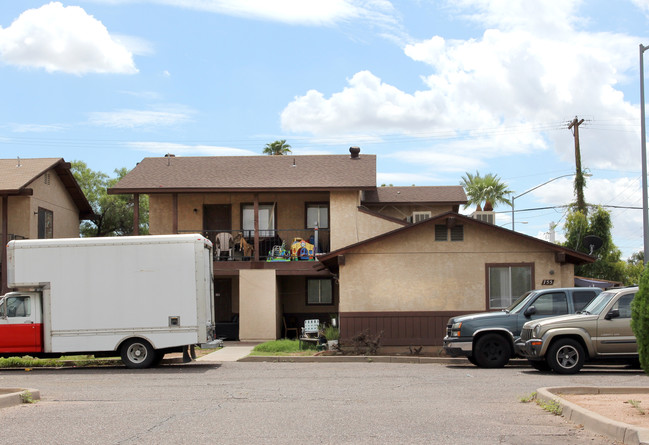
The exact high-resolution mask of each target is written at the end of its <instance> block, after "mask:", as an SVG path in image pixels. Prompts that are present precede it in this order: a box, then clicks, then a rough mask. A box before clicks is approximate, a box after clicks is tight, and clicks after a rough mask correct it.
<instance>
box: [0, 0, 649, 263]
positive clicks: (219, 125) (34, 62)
mask: <svg viewBox="0 0 649 445" xmlns="http://www.w3.org/2000/svg"><path fill="white" fill-rule="evenodd" d="M648 25H649V0H630V1H622V0H618V1H615V2H611V1H608V0H593V1H586V0H585V1H576V0H563V1H561V2H559V1H556V0H538V1H535V2H529V1H520V2H515V1H510V0H443V1H425V0H412V1H402V2H396V1H393V2H390V1H387V0H284V1H265V0H249V1H226V0H139V1H138V0H94V1H83V0H80V1H75V2H67V1H61V2H50V3H48V2H44V1H31V0H21V1H20V2H17V1H11V2H10V1H3V2H1V3H0V81H1V84H2V86H3V88H2V94H1V95H0V104H1V106H0V157H2V158H13V157H18V156H19V157H22V158H32V157H63V158H65V159H66V160H68V161H72V160H82V161H85V162H86V163H87V164H88V165H89V166H90V167H91V168H92V169H94V170H100V171H103V172H105V173H108V174H110V175H112V174H113V171H114V169H116V168H120V167H127V168H129V169H130V168H133V167H134V166H135V165H136V163H137V162H139V161H140V160H141V159H142V158H144V157H147V156H161V155H164V154H165V153H174V154H176V155H177V156H190V155H191V156H197V155H199V156H203V155H211V156H218V155H242V156H244V155H256V154H261V151H262V149H263V147H264V146H265V144H266V143H269V142H272V141H274V140H277V139H286V140H287V142H288V143H289V144H290V145H291V146H292V148H293V153H294V154H296V155H307V154H346V153H348V148H349V146H351V145H357V146H360V147H361V150H362V151H361V155H362V154H363V153H371V154H376V155H377V156H378V165H377V168H378V172H377V176H378V179H377V180H378V184H379V185H380V184H383V183H385V184H394V185H412V184H416V185H457V184H459V181H460V179H461V177H462V175H463V174H464V173H465V172H475V171H476V170H477V171H479V172H480V173H482V174H486V173H494V174H497V175H499V176H500V177H501V178H502V179H503V180H504V181H505V182H506V183H507V184H508V185H509V187H510V189H511V190H513V191H514V192H515V193H516V194H520V193H523V192H525V191H527V190H529V189H530V188H532V187H535V186H537V185H539V184H542V183H544V182H546V181H548V180H550V179H553V178H556V177H558V176H562V175H569V174H571V173H574V170H575V166H574V163H575V159H574V139H573V134H572V132H571V131H570V130H569V129H568V123H569V122H570V121H571V120H572V119H573V118H574V117H575V116H578V117H579V118H580V119H584V120H585V121H584V123H583V124H582V125H581V126H580V127H579V130H580V142H581V153H582V165H583V167H584V168H587V169H588V170H589V172H590V174H591V175H592V176H591V177H589V178H588V188H587V190H586V199H587V201H588V202H590V203H595V204H601V205H615V206H621V207H640V206H641V205H642V203H641V183H640V181H641V174H640V171H641V167H640V110H639V102H640V98H639V49H638V48H639V44H640V43H643V44H648V45H649V32H647V31H648ZM269 174H270V173H269ZM571 181H572V178H570V177H567V178H562V179H558V180H555V181H552V182H550V183H549V184H547V185H545V186H543V187H540V188H538V189H537V190H535V191H533V192H530V193H528V194H526V195H525V196H522V197H520V198H519V199H517V200H516V209H517V210H521V211H520V212H517V213H516V230H518V231H521V232H524V233H527V234H529V235H532V236H543V235H544V232H547V231H548V230H549V227H550V224H551V223H552V222H554V223H558V225H557V238H558V239H559V240H560V239H561V235H562V234H561V232H562V228H563V223H564V222H565V210H564V209H563V208H551V209H545V210H534V211H528V210H527V209H536V208H542V207H558V206H561V205H564V204H567V203H568V202H570V201H571V200H573V192H572V182H571ZM470 210H471V209H467V210H466V211H465V212H469V211H470ZM496 210H497V211H503V212H504V213H501V214H499V215H498V217H497V224H499V225H503V226H504V227H509V228H511V216H510V214H509V213H508V210H509V207H503V206H500V207H498V208H496ZM609 210H611V213H612V219H613V224H614V231H613V235H614V241H615V243H616V244H617V245H618V247H619V248H620V249H621V250H622V252H623V253H624V255H625V256H628V255H630V254H631V253H633V252H634V251H638V250H641V249H642V212H641V211H640V210H636V209H626V208H622V209H609Z"/></svg>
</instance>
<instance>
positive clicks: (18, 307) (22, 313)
mask: <svg viewBox="0 0 649 445" xmlns="http://www.w3.org/2000/svg"><path fill="white" fill-rule="evenodd" d="M5 302H6V303H7V307H6V308H5ZM31 308H32V306H31V303H30V301H29V297H22V296H21V297H9V298H7V299H6V300H4V301H3V302H2V304H0V315H5V311H6V315H7V317H29V316H30V315H31V312H32V311H31Z"/></svg>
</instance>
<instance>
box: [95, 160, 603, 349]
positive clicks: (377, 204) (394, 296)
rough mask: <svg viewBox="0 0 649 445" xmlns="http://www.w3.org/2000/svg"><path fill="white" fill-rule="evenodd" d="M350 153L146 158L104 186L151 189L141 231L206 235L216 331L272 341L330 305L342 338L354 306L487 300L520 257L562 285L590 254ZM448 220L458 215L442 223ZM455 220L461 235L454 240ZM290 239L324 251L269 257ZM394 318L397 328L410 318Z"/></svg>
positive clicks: (411, 307) (415, 311) (438, 307)
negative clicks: (388, 179)
mask: <svg viewBox="0 0 649 445" xmlns="http://www.w3.org/2000/svg"><path fill="white" fill-rule="evenodd" d="M350 153H351V156H347V155H317V156H292V155H284V156H237V157H228V156H225V157H175V156H173V155H168V156H166V157H164V158H145V159H143V160H142V162H140V163H139V164H138V165H137V166H136V167H135V168H134V169H133V170H131V171H130V172H129V173H128V174H127V175H126V176H125V177H124V178H122V180H120V181H119V182H118V183H117V184H116V185H115V186H114V187H112V188H111V189H109V190H108V193H110V194H133V195H134V197H135V200H136V201H137V200H138V199H139V195H140V194H146V195H149V230H150V233H151V234H169V233H187V232H199V233H203V234H204V235H206V236H207V237H209V238H210V239H211V240H212V242H213V243H214V244H215V262H214V274H215V301H214V302H215V320H216V321H217V322H219V323H221V325H222V326H224V329H225V330H224V332H229V328H230V327H231V326H228V325H231V324H233V323H232V322H233V320H237V321H236V322H235V323H238V329H239V330H238V333H239V338H240V339H242V340H268V339H275V338H278V337H280V336H282V335H283V334H284V332H283V328H284V324H286V327H289V328H290V327H300V326H302V325H303V323H304V320H305V319H312V318H318V319H320V320H321V321H322V322H324V321H329V319H330V317H339V319H340V322H341V326H342V332H341V333H342V335H343V337H350V336H352V335H354V334H356V333H358V332H360V331H358V329H357V328H360V327H363V326H376V325H372V324H371V323H372V322H368V323H366V322H365V321H361V322H357V320H359V314H360V317H361V318H363V317H364V318H363V320H370V319H371V318H373V317H374V315H372V314H370V313H372V312H377V314H376V316H377V317H374V319H375V320H377V319H378V318H379V317H381V316H382V314H383V315H385V314H386V313H388V312H400V313H401V314H400V315H403V316H405V317H406V318H412V319H415V318H417V317H419V315H420V314H419V312H422V311H423V312H425V314H424V315H425V316H429V315H430V313H431V312H439V314H448V313H451V312H452V313H453V314H457V313H459V312H463V311H467V310H472V311H473V310H485V309H488V308H489V305H488V304H485V301H486V300H485V292H486V291H485V282H486V278H485V273H488V270H489V269H487V271H486V270H485V264H492V263H493V264H495V265H503V268H504V269H503V270H506V271H509V270H510V269H508V267H509V266H510V265H512V264H523V265H524V266H525V267H526V269H525V270H524V271H523V273H528V272H529V270H530V267H531V271H532V272H531V273H532V275H533V277H537V278H538V277H540V276H541V275H543V276H544V278H545V275H546V274H550V272H549V269H550V267H546V265H548V264H552V269H553V270H554V273H555V274H556V276H555V275H551V277H552V278H553V279H554V280H555V281H554V284H553V285H554V286H560V285H568V284H566V283H568V282H570V281H571V280H572V279H573V268H572V263H571V262H570V261H573V260H574V261H576V262H587V261H591V260H592V259H591V258H590V257H588V256H586V255H582V254H578V253H576V252H574V253H573V252H572V251H569V250H567V249H563V248H561V247H558V246H555V245H553V244H550V243H545V242H542V241H539V240H537V239H535V238H531V237H527V236H524V235H520V234H518V233H515V232H512V231H510V230H506V229H501V228H497V227H495V226H492V225H488V224H485V223H481V222H479V221H475V220H472V219H470V218H466V217H464V216H461V215H459V214H458V213H457V212H458V211H459V206H460V205H463V204H465V203H466V202H467V199H466V195H465V193H464V190H463V189H462V187H461V186H449V187H414V186H412V187H376V156H374V155H364V154H360V153H359V150H358V149H356V148H352V149H350ZM447 221H456V222H460V224H458V225H457V226H455V228H450V226H447V224H451V222H448V223H447ZM467 221H468V222H467ZM136 226H137V222H136ZM438 226H444V227H445V231H444V234H446V235H447V236H448V240H447V241H445V242H443V243H440V242H439V241H437V242H436V241H435V239H436V237H438V238H440V239H441V236H442V233H441V232H442V230H441V229H439V228H438ZM463 227H466V229H467V230H466V231H467V233H466V236H467V238H466V241H465V240H464V238H462V240H461V242H456V241H455V240H456V238H457V237H458V236H460V235H461V236H462V237H464V236H465V235H464V228H463ZM431 228H433V229H432V230H431ZM438 231H439V233H438ZM460 231H461V233H460ZM295 239H303V240H305V242H307V243H308V244H306V247H307V248H308V247H309V245H311V244H312V245H315V246H316V249H317V255H316V257H317V258H319V259H320V260H321V261H322V262H321V261H316V260H299V261H281V259H277V258H275V261H268V259H269V257H270V259H271V260H272V259H273V252H274V251H275V250H279V247H280V246H281V245H282V243H284V247H285V248H286V249H287V250H290V248H291V245H292V244H293V241H294V240H295ZM451 239H452V240H453V241H450V240H451ZM241 240H243V241H241ZM316 240H317V241H316ZM275 246H277V249H273V248H274V247H275ZM368 246H371V249H370V248H369V247H368ZM298 247H299V246H298ZM348 249H351V250H348ZM368 249H369V250H368ZM422 249H423V250H422ZM553 249H554V250H553ZM456 251H461V252H463V253H464V254H462V255H460V254H458V252H456ZM557 252H558V256H555V253H557ZM562 255H563V256H562ZM566 257H567V258H568V259H569V261H568V262H567V263H565V262H563V260H562V258H566ZM479 258H482V260H487V261H482V262H480V261H478V259H479ZM555 259H556V261H559V262H558V263H556V264H555V263H554V261H555ZM530 265H531V266H530ZM430 268H432V269H430ZM546 269H548V270H546ZM494 270H496V269H494ZM497 270H498V271H500V270H501V269H497ZM494 273H496V272H494ZM502 273H505V272H502ZM514 273H518V272H517V271H515V272H514ZM170 279H173V278H170ZM536 281H538V280H536V278H535V279H533V280H531V281H530V282H527V283H526V286H527V288H525V289H523V291H524V290H528V289H530V288H531V287H534V286H536V284H537V283H536ZM415 283H416V284H415ZM530 286H531V287H530ZM424 289H426V290H425V291H424ZM518 290H519V289H518V288H516V289H513V290H511V291H510V293H509V294H507V298H509V299H511V297H512V295H513V294H511V292H518ZM465 292H469V294H467V295H465ZM476 292H478V294H479V296H476V294H475V293H476ZM518 293H522V292H518ZM518 293H516V294H515V295H518ZM449 295H452V296H453V298H448V296H449ZM459 295H464V296H462V297H460V296H459ZM439 314H438V315H436V317H437V318H436V320H437V319H439V320H441V318H439V317H440V315H439ZM429 319H430V318H429ZM445 322H446V320H444V322H443V323H445ZM398 323H401V326H403V327H404V328H406V326H407V325H408V323H411V321H407V320H405V319H403V320H399V321H398ZM404 323H405V324H404ZM435 323H438V322H437V321H435ZM394 329H400V328H397V327H396V326H395V328H394ZM442 336H443V327H442V325H439V324H436V325H434V326H433V327H430V328H428V331H427V332H426V333H425V334H422V333H420V332H417V333H414V332H410V331H404V332H403V333H398V334H395V333H393V332H390V333H386V335H385V337H384V338H385V340H384V344H385V345H389V344H390V342H392V343H393V344H413V345H414V344H427V345H430V344H441V337H442ZM437 337H439V338H437ZM408 338H411V339H412V341H407V340H406V339H408ZM422 338H425V339H426V340H425V341H423V340H422V341H420V339H422ZM386 342H387V343H386Z"/></svg>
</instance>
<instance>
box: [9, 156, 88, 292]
mask: <svg viewBox="0 0 649 445" xmlns="http://www.w3.org/2000/svg"><path fill="white" fill-rule="evenodd" d="M70 168H71V166H70V163H68V162H65V161H64V160H63V159H62V158H42V159H20V158H17V159H0V197H1V198H2V205H1V206H0V221H2V223H1V224H2V225H1V228H0V232H1V233H2V255H1V256H0V261H2V272H1V278H2V290H3V291H6V290H7V289H6V280H5V277H6V269H5V268H6V262H5V261H4V259H5V254H6V252H5V248H6V245H7V242H9V241H10V240H12V239H36V238H70V237H72V238H76V237H79V222H80V220H81V219H86V218H88V217H90V215H92V208H91V207H90V204H89V203H88V200H87V199H86V197H85V195H84V194H83V191H82V190H81V188H80V187H79V184H78V183H77V181H76V180H75V179H74V176H73V175H72V172H71V171H70Z"/></svg>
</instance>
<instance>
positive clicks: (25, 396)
mask: <svg viewBox="0 0 649 445" xmlns="http://www.w3.org/2000/svg"><path fill="white" fill-rule="evenodd" d="M20 400H21V401H22V402H23V403H34V402H35V400H34V396H33V395H32V393H31V391H26V390H25V391H23V392H22V393H21V394H20Z"/></svg>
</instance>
